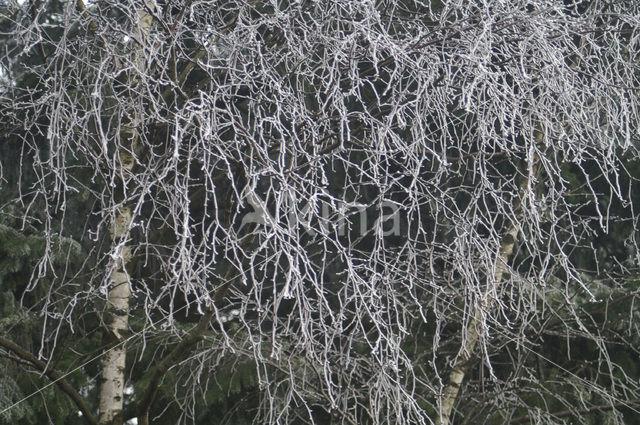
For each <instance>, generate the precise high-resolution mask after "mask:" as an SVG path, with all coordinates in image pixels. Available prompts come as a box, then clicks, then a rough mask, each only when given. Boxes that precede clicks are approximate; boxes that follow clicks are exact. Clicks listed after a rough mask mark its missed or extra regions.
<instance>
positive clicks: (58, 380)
mask: <svg viewBox="0 0 640 425" xmlns="http://www.w3.org/2000/svg"><path fill="white" fill-rule="evenodd" d="M0 346H2V347H4V348H6V349H7V350H9V351H11V352H12V353H13V354H15V355H16V356H18V357H19V358H21V359H22V360H24V361H26V362H27V363H29V364H30V365H32V366H33V367H35V368H36V369H38V370H39V371H41V372H42V373H43V374H44V375H46V376H47V378H49V379H50V380H51V381H52V382H53V383H55V384H56V385H57V386H58V387H59V388H60V389H61V390H62V391H63V392H65V393H66V394H67V395H68V396H69V398H71V400H73V402H74V403H75V404H76V406H78V409H80V411H81V412H82V415H83V416H84V417H85V419H86V420H87V422H89V423H90V424H91V425H97V424H98V421H97V420H96V418H95V417H94V416H93V414H92V413H91V411H90V410H89V407H88V406H87V405H86V403H85V402H84V400H83V398H82V396H81V395H80V394H79V393H78V392H77V391H76V390H75V389H74V388H73V387H72V386H71V385H69V383H67V381H66V380H65V379H64V378H63V376H62V375H61V374H60V373H59V372H57V371H56V370H54V369H48V368H47V364H46V363H44V362H43V361H41V360H39V359H38V358H37V357H36V356H34V355H33V354H31V353H29V352H28V351H26V350H24V349H23V348H21V347H19V346H18V345H16V344H15V343H13V342H11V341H9V340H8V339H5V338H3V337H2V336H0Z"/></svg>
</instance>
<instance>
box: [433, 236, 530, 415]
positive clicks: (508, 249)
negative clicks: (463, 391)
mask: <svg viewBox="0 0 640 425" xmlns="http://www.w3.org/2000/svg"><path fill="white" fill-rule="evenodd" d="M516 236H518V229H517V228H516V226H515V225H512V226H511V227H510V228H509V230H508V232H507V233H506V234H505V235H504V236H503V238H502V242H501V244H500V260H499V261H498V264H497V265H496V271H495V273H494V282H496V285H498V284H499V283H500V282H501V281H502V276H503V275H504V271H505V268H506V265H507V262H508V261H509V258H511V253H512V252H513V247H514V245H515V241H516ZM487 299H489V298H487ZM481 323H482V318H481V311H480V309H479V308H476V309H475V310H474V314H473V317H472V318H471V320H470V321H469V324H468V325H467V329H466V335H467V337H466V339H464V340H463V346H462V347H461V353H460V356H459V357H458V359H457V361H456V363H455V365H454V366H453V370H451V373H449V383H448V384H447V386H446V387H445V389H444V393H443V399H442V406H441V410H440V416H439V417H438V420H437V421H436V424H438V425H450V424H451V414H452V412H453V406H454V404H455V402H456V399H457V397H458V392H459V391H460V387H461V386H462V381H463V380H464V377H465V376H466V374H467V371H468V369H469V365H470V364H471V359H472V357H473V352H474V350H475V348H476V345H477V344H478V339H479V338H480V333H479V329H480V326H481Z"/></svg>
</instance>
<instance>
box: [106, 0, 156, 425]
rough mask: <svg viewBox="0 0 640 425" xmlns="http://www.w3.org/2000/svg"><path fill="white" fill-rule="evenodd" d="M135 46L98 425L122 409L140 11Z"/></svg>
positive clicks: (111, 422) (116, 422) (117, 417)
mask: <svg viewBox="0 0 640 425" xmlns="http://www.w3.org/2000/svg"><path fill="white" fill-rule="evenodd" d="M146 3H147V4H146V6H147V8H148V10H154V4H153V3H152V2H146ZM137 18H138V23H137V24H138V28H137V34H136V36H137V37H138V40H137V41H138V42H137V43H136V44H135V45H136V46H138V47H136V49H135V50H134V51H133V52H132V58H131V59H132V63H134V64H135V65H136V67H135V68H137V69H134V70H133V71H132V75H131V76H130V77H129V80H128V85H129V89H130V90H129V93H131V96H132V99H131V102H132V104H133V110H132V111H130V113H131V115H130V117H131V118H130V120H128V122H125V123H123V124H122V127H121V131H120V143H121V145H120V146H119V148H118V153H117V155H118V165H119V166H118V169H117V171H116V172H117V175H118V176H120V177H121V179H122V182H121V184H122V191H123V202H122V204H121V206H120V207H119V209H118V211H117V212H116V216H115V218H114V222H113V224H112V228H111V240H112V243H114V244H117V246H118V249H117V250H116V255H115V260H114V261H115V265H114V269H113V272H112V275H111V279H110V282H109V293H108V296H107V308H106V313H107V314H106V321H105V325H106V328H107V333H106V334H107V340H108V342H109V344H108V345H107V346H108V347H110V348H108V349H107V351H106V352H105V354H104V356H103V361H102V377H101V386H100V403H99V406H100V416H99V419H98V423H99V425H122V422H123V418H122V411H123V405H124V387H125V363H126V358H127V347H126V344H125V343H126V338H127V334H128V328H129V302H130V299H131V285H130V278H129V274H128V272H127V270H126V267H127V264H128V263H129V261H130V260H131V247H130V246H129V245H128V239H129V228H130V226H131V223H132V221H133V219H134V217H133V212H132V208H131V205H129V204H128V203H127V202H126V193H127V186H128V183H129V181H130V180H131V176H132V174H133V167H134V165H135V152H136V146H137V142H138V138H139V137H140V133H139V132H140V128H141V119H140V117H141V116H142V111H140V110H138V108H140V107H141V105H138V104H136V102H135V101H134V97H135V96H136V90H135V87H136V86H137V85H138V84H140V82H141V81H140V78H139V77H138V76H136V72H138V71H140V70H143V69H144V68H145V63H144V54H143V52H142V49H141V47H140V46H142V45H144V42H145V41H144V40H145V39H146V35H147V34H148V33H149V29H150V28H151V25H152V23H153V20H152V19H153V18H152V16H151V15H150V14H149V13H148V12H147V11H146V10H145V8H141V9H139V10H138V11H137Z"/></svg>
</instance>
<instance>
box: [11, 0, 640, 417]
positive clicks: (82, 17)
mask: <svg viewBox="0 0 640 425" xmlns="http://www.w3.org/2000/svg"><path fill="white" fill-rule="evenodd" d="M79 4H80V3H79V2H77V1H59V2H49V3H47V2H42V4H41V5H40V6H37V5H36V3H34V5H32V6H28V7H27V5H26V4H25V5H18V4H15V3H12V5H10V6H6V7H7V10H6V12H3V13H5V16H6V18H3V19H5V20H7V21H4V23H3V24H2V25H9V23H10V25H11V34H12V40H11V41H7V42H3V46H5V49H4V53H3V55H4V56H3V58H2V64H3V67H4V69H5V71H3V72H2V76H1V77H2V82H3V87H2V89H1V91H0V96H1V97H2V101H3V102H6V101H10V102H11V104H12V107H11V108H10V109H9V108H7V109H4V110H3V111H2V113H1V119H2V122H3V125H4V126H5V128H8V129H11V133H12V134H14V135H19V136H16V137H19V138H20V140H21V143H23V146H24V149H23V152H24V154H23V156H22V159H21V161H22V165H23V167H25V169H29V170H31V171H29V173H31V174H32V175H33V176H34V183H33V184H30V185H29V186H28V187H26V186H25V187H23V188H22V189H23V190H22V192H21V196H22V200H23V205H24V206H25V211H24V217H25V221H26V222H32V221H31V220H32V219H33V220H35V219H34V217H36V216H37V217H39V220H40V223H43V224H42V225H43V226H44V228H45V230H46V235H47V237H48V240H49V244H48V249H47V251H46V252H45V255H44V257H43V258H42V259H41V261H40V263H39V265H40V266H39V269H38V270H37V271H36V272H35V273H34V276H33V280H32V282H31V288H36V287H37V286H38V285H41V284H42V279H44V278H45V277H47V276H50V272H51V270H52V269H53V268H54V265H53V262H54V261H53V260H52V255H53V252H54V251H55V250H56V246H57V244H56V240H57V239H56V235H58V234H65V232H67V235H68V236H72V237H76V238H77V239H82V244H83V246H84V247H86V248H85V249H86V250H87V252H88V254H87V256H86V262H85V264H84V265H83V266H81V267H80V268H79V270H78V271H77V272H75V273H74V274H73V275H69V274H64V273H62V274H60V273H58V274H57V275H56V276H57V277H56V278H55V279H54V280H53V284H51V286H50V288H49V289H48V293H49V297H48V298H47V299H46V301H43V304H42V308H43V312H44V314H45V315H46V317H48V318H49V319H48V320H49V322H48V325H47V326H48V327H47V329H45V331H44V334H48V333H49V332H53V331H52V329H53V330H55V329H58V330H59V329H62V328H65V327H69V326H72V324H73V323H74V321H73V318H74V317H75V316H76V315H77V314H79V312H78V311H77V309H76V306H80V305H89V304H90V305H97V306H99V305H100V303H104V302H105V300H106V299H107V296H108V293H109V291H110V286H112V285H113V282H114V274H115V273H119V272H118V270H119V267H120V265H121V263H126V264H125V265H124V266H123V268H124V269H126V273H127V276H128V277H127V279H125V281H126V282H128V284H129V285H130V288H131V291H132V294H133V295H132V301H131V313H130V315H132V317H133V316H135V315H138V316H136V317H139V318H141V320H142V321H143V322H144V324H145V325H144V332H143V336H144V337H145V338H150V339H151V338H152V336H153V335H154V333H155V332H163V333H164V334H175V335H183V334H184V333H185V330H184V327H183V326H181V325H180V324H181V322H182V321H184V320H185V318H186V319H189V318H190V317H196V318H197V317H201V316H202V315H204V314H206V312H208V311H213V312H214V315H213V319H212V321H211V323H210V326H209V328H208V331H207V333H206V335H205V337H204V340H203V341H202V342H200V343H199V345H198V348H197V350H196V351H195V352H194V353H193V354H192V355H191V357H189V358H188V359H186V360H185V361H184V362H183V363H181V365H180V368H179V371H180V372H176V373H177V376H178V377H179V379H181V380H182V382H183V383H185V384H186V385H191V386H192V388H194V391H193V394H192V396H191V398H189V397H187V398H182V399H180V400H177V401H176V402H179V403H184V404H183V408H184V409H185V412H191V413H193V414H195V413H194V412H193V411H190V410H189V409H194V407H193V406H195V404H193V403H195V401H194V400H195V399H196V398H197V396H196V394H197V393H198V389H199V388H204V387H206V386H202V384H201V382H203V381H204V380H208V379H212V377H213V376H215V371H216V368H217V367H218V365H219V363H220V362H221V361H222V360H221V359H224V358H228V357H229V356H237V357H239V358H244V359H249V360H250V361H251V362H253V363H254V364H255V367H256V371H257V372H256V373H257V375H258V379H259V383H260V388H261V391H262V394H263V397H262V405H261V408H260V410H259V418H260V419H259V420H260V421H261V422H260V423H273V424H275V423H292V422H291V421H293V420H294V419H295V418H298V417H312V418H313V415H314V413H313V412H315V411H316V410H317V406H320V405H321V406H325V408H326V410H327V411H329V412H331V414H332V415H336V416H338V417H339V418H340V419H339V420H341V421H342V422H344V423H354V424H355V423H357V424H360V423H372V424H389V423H394V424H416V423H423V424H426V423H431V421H436V420H438V421H440V422H441V423H446V421H447V420H448V418H449V417H450V416H452V415H453V414H454V413H452V412H453V411H455V408H454V407H453V406H454V404H455V403H454V402H455V401H456V397H457V394H458V391H459V390H460V389H461V387H462V382H463V381H464V380H465V379H466V377H465V376H468V375H465V374H467V373H468V369H467V368H468V364H469V363H470V362H471V361H472V359H474V358H475V359H480V362H481V363H482V364H484V365H485V366H484V367H485V372H483V373H486V375H487V379H490V380H491V379H492V380H493V381H491V382H493V384H491V385H493V386H492V388H493V391H495V392H494V393H492V394H494V397H495V403H496V406H497V405H501V406H502V407H504V408H505V411H506V410H508V409H509V408H511V409H512V410H511V412H513V411H514V410H515V409H516V408H524V409H528V407H527V406H528V404H527V403H528V402H527V401H526V396H525V395H522V393H520V392H518V390H517V389H516V388H515V387H516V386H517V385H520V384H521V382H522V381H520V379H525V378H523V376H525V377H526V376H529V377H531V376H533V375H531V374H530V375H527V374H526V373H523V374H522V375H518V374H517V373H515V372H514V373H513V374H506V375H505V374H502V375H501V372H500V371H499V370H496V367H495V364H494V361H493V358H494V356H495V355H496V353H499V352H500V350H501V349H502V347H504V346H506V345H509V344H515V345H518V346H521V347H524V348H523V350H529V351H535V350H532V349H533V348H534V347H535V344H536V342H535V341H537V340H536V338H537V337H539V336H540V333H539V331H540V328H541V326H542V325H541V323H542V321H544V320H546V319H545V318H546V315H547V314H549V313H548V312H547V310H545V309H546V308H548V307H545V306H551V305H552V304H553V302H556V303H558V304H556V306H555V307H553V308H557V307H558V306H562V308H565V309H567V310H566V311H567V312H568V313H567V314H566V315H563V316H562V317H563V318H565V320H566V322H562V323H560V327H561V328H563V329H574V328H575V327H576V326H578V327H579V323H581V320H583V319H581V317H583V316H582V313H581V312H580V308H579V307H578V302H577V301H576V300H586V302H589V301H591V300H593V301H597V300H598V299H599V295H598V293H599V291H600V289H599V286H598V283H597V282H602V281H604V280H606V281H607V282H609V283H607V284H608V285H611V287H616V285H618V284H620V282H621V280H620V275H616V274H615V273H614V272H613V269H612V271H611V273H609V274H608V275H606V276H605V274H606V272H607V271H605V272H604V274H603V275H600V276H599V277H598V279H599V280H598V279H595V278H594V275H590V274H589V273H585V270H584V264H582V263H579V261H578V260H577V257H576V255H578V254H580V255H582V256H583V255H584V253H585V252H589V253H592V254H593V252H594V251H593V249H592V245H591V246H590V245H589V243H590V242H589V240H590V239H589V238H590V237H591V236H590V235H593V234H595V232H606V231H607V229H608V226H609V223H610V222H611V220H612V215H611V214H612V213H611V211H610V207H608V206H607V203H609V206H610V205H611V203H612V202H613V203H620V204H621V205H627V206H628V205H629V202H631V201H632V200H631V194H630V193H629V192H628V187H629V186H628V185H627V184H626V183H625V182H626V181H628V180H629V179H630V178H631V177H632V176H631V174H632V172H631V171H629V170H627V168H626V166H625V164H627V163H628V162H627V161H631V160H635V159H636V158H637V153H638V152H637V147H638V138H637V135H638V131H639V128H638V123H639V122H640V120H639V118H640V117H639V115H638V105H639V102H638V101H639V99H638V94H639V93H640V73H639V71H638V59H639V56H638V44H639V40H640V32H639V31H638V28H639V27H640V8H639V6H638V3H637V2H636V1H631V0H629V1H615V2H605V1H599V0H593V1H583V2H572V1H554V0H529V1H525V0H522V1H499V0H493V1H489V0H485V1H478V2H459V1H424V0H421V1H411V0H400V1H397V0H396V1H386V0H379V1H373V0H362V1H360V0H358V1H355V0H354V1H330V0H327V1H325V0H300V1H257V0H242V1H235V0H221V1H216V2H206V1H197V0H196V1H190V0H186V1H159V0H158V1H146V2H142V1H133V0H124V1H122V0H118V1H111V0H96V1H90V2H88V3H87V4H86V5H82V7H79V6H78V5H79ZM3 7H5V6H3ZM7 22H8V23H7ZM25 58H28V59H29V60H30V61H32V64H31V65H29V67H27V66H25V65H21V63H24V60H25ZM630 176H631V177H630ZM636 177H637V176H636ZM78 199H81V200H82V202H84V203H85V204H84V205H90V206H91V208H92V211H91V212H90V217H89V219H88V220H85V223H86V226H85V229H84V230H83V231H84V232H85V233H84V236H82V237H80V236H79V235H77V234H76V235H73V234H71V235H69V234H68V233H69V232H70V230H68V229H72V228H73V224H72V223H71V222H72V221H73V220H77V218H74V217H75V216H77V212H73V211H72V209H73V208H74V207H73V205H77V203H76V204H74V202H76V200H78ZM603 199H606V200H607V201H606V202H602V200H603ZM78 202H80V201H78ZM36 205H43V208H42V211H35V208H36V207H35V206H36ZM616 205H617V204H616ZM125 209H126V211H129V212H130V213H128V214H123V211H125ZM625 211H626V210H625ZM627 214H628V215H627V216H626V218H627V219H628V222H630V223H631V231H630V234H635V233H634V232H635V222H634V221H633V218H632V217H633V214H631V213H627ZM85 215H86V214H85ZM85 219H86V217H85ZM621 219H624V217H622V218H621ZM33 222H34V223H35V221H33ZM65 223H69V224H65ZM34 225H35V224H34ZM65 225H66V226H67V227H66V228H65ZM65 229H67V230H65ZM114 229H115V230H114ZM628 243H629V244H630V245H629V246H630V248H629V249H631V250H636V252H637V249H638V247H637V246H636V245H635V239H634V238H631V237H630V238H629V239H628ZM593 255H595V254H593ZM596 261H597V260H596ZM636 266H637V264H629V265H627V266H626V267H627V268H628V269H634V270H635V267H636ZM96 270H97V272H96ZM616 270H617V269H616ZM232 276H237V277H235V278H234V279H232V280H231V284H230V285H228V284H227V283H225V282H227V280H228V278H229V277H232ZM616 279H618V280H616ZM223 286H224V293H222V292H221V291H220V290H221V288H222V287H223ZM216 296H217V297H218V299H216ZM554 300H555V301H554ZM185 312H187V313H185ZM155 324H162V326H160V325H158V326H157V327H155ZM563 326H564V327H563ZM582 331H584V337H586V338H588V339H590V340H592V341H594V342H595V343H596V345H597V346H598V347H600V348H599V349H600V350H601V351H602V353H603V356H604V357H603V358H607V356H606V353H607V348H606V347H605V345H604V344H603V343H602V341H601V340H600V339H599V336H598V335H597V334H596V333H595V332H592V331H591V330H589V329H587V328H586V327H585V328H584V329H582ZM141 349H142V348H141ZM524 357H526V356H524ZM524 357H523V358H518V359H516V358H511V359H510V360H509V361H510V362H511V364H510V365H509V366H504V367H507V368H509V370H514V371H515V370H521V369H520V368H519V366H522V367H523V368H524V370H528V369H527V368H529V367H530V364H529V363H528V360H527V359H525V358H524ZM519 362H522V363H519ZM613 369H615V366H614V365H612V364H611V369H610V370H613ZM456 373H458V375H456ZM518 373H520V372H518ZM531 373H533V372H531ZM602 373H605V372H602ZM606 373H609V372H606ZM460 374H461V375H460ZM610 376H611V383H610V384H608V385H609V386H605V385H603V384H599V383H590V384H589V385H592V390H593V392H594V394H599V395H601V396H602V398H603V399H605V400H610V401H611V403H612V404H614V403H615V402H616V401H618V400H620V399H622V397H623V396H622V395H621V394H623V393H624V394H636V395H637V394H638V387H637V384H636V385H635V386H633V385H631V384H623V383H622V381H620V379H619V378H616V377H615V376H617V375H615V374H613V372H611V373H610ZM456 379H460V382H458V384H456ZM527 379H534V378H527ZM594 382H595V381H594ZM456 385H457V386H456ZM487 385H489V384H487ZM573 385H576V386H578V385H584V382H582V381H580V383H574V384H573ZM535 391H541V390H535ZM625 391H626V392H625ZM474 394H475V393H474ZM472 397H473V396H472ZM478 397H480V396H478ZM484 400H485V401H484V402H485V403H487V401H486V398H485V399H484ZM449 404H451V406H449ZM190 406H191V407H190ZM587 407H588V406H587ZM459 409H461V410H464V407H463V406H460V407H459ZM530 412H534V409H533V408H531V410H530ZM507 414H508V413H505V415H507ZM531 414H533V413H531ZM438 418H439V419H438ZM539 420H540V423H545V422H544V421H549V423H552V422H553V420H552V419H551V418H549V417H539Z"/></svg>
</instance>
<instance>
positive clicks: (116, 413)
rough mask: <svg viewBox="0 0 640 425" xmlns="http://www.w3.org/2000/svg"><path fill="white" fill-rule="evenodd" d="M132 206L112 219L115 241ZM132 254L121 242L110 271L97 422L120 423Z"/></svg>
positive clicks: (102, 424) (123, 236) (124, 231)
mask: <svg viewBox="0 0 640 425" xmlns="http://www.w3.org/2000/svg"><path fill="white" fill-rule="evenodd" d="M131 218H132V217H131V208H130V207H123V208H122V209H121V210H120V212H119V214H118V216H117V217H116V219H115V223H114V225H113V229H112V231H111V236H112V239H113V241H114V242H116V243H117V241H119V240H123V241H124V240H126V239H127V236H128V231H127V228H128V226H129V223H131ZM130 258H131V248H130V247H129V246H127V245H123V246H122V248H121V252H120V257H119V258H118V259H117V260H116V261H117V264H116V268H115V270H114V272H113V274H112V275H111V282H110V287H109V296H108V298H107V315H106V326H107V330H108V337H107V339H108V340H109V342H110V343H111V344H108V346H109V347H112V348H110V349H108V350H107V352H106V353H105V354H104V356H103V361H102V382H101V383H102V385H101V387H100V417H99V419H98V423H99V424H100V425H122V407H123V401H124V400H123V398H124V385H125V361H126V355H127V351H126V350H127V348H126V346H125V338H126V335H127V333H128V328H129V300H130V298H131V287H130V284H129V275H128V274H127V270H126V265H127V263H128V262H129V260H130Z"/></svg>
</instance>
